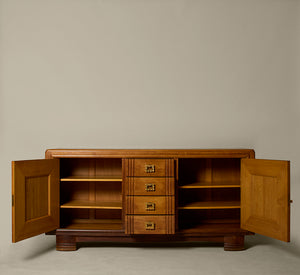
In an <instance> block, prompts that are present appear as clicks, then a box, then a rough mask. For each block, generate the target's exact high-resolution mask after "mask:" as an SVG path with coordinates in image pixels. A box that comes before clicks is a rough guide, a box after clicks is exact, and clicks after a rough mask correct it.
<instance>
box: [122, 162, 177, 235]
mask: <svg viewBox="0 0 300 275" xmlns="http://www.w3.org/2000/svg"><path fill="white" fill-rule="evenodd" d="M174 162H175V160H174V159H125V162H124V164H125V167H124V168H125V190H124V192H125V233H126V234H130V235H135V234H175V196H174V195H175V177H174Z"/></svg>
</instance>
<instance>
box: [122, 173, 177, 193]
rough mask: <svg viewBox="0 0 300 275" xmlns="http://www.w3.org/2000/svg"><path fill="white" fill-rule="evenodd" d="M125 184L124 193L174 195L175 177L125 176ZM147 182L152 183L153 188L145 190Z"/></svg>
mask: <svg viewBox="0 0 300 275" xmlns="http://www.w3.org/2000/svg"><path fill="white" fill-rule="evenodd" d="M125 184H126V185H125V195H130V196H134V195H135V196H153V195H158V196H164V195H174V192H175V179H174V178H173V177H165V178H156V177H145V178H144V177H142V178H140V177H138V178H135V177H126V182H125ZM149 184H152V185H154V190H152V191H147V190H146V186H147V185H149Z"/></svg>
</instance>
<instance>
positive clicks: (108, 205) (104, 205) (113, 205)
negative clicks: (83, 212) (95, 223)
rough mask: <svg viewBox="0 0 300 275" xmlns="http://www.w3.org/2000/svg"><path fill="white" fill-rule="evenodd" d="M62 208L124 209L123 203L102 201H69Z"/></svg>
mask: <svg viewBox="0 0 300 275" xmlns="http://www.w3.org/2000/svg"><path fill="white" fill-rule="evenodd" d="M60 208H81V209H84V208H88V209H122V203H121V202H100V201H96V202H95V201H78V200H74V201H69V202H67V203H64V204H62V205H61V206H60Z"/></svg>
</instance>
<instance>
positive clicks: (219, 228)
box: [179, 223, 246, 234]
mask: <svg viewBox="0 0 300 275" xmlns="http://www.w3.org/2000/svg"><path fill="white" fill-rule="evenodd" d="M184 226H185V228H179V234H180V233H184V234H199V233H204V234H209V233H210V234H214V233H222V234H224V233H239V232H246V231H245V230H243V229H241V227H240V224H239V223H203V224H198V225H193V226H190V227H186V225H184Z"/></svg>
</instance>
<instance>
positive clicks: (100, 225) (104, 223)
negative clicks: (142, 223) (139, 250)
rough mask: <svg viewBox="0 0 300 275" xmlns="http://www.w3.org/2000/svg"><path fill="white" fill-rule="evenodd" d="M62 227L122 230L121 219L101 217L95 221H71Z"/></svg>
mask: <svg viewBox="0 0 300 275" xmlns="http://www.w3.org/2000/svg"><path fill="white" fill-rule="evenodd" d="M63 229H79V230H122V220H121V219H107V220H106V219H103V220H98V221H97V222H92V223H91V222H88V221H85V222H80V221H78V222H76V221H73V222H71V223H70V224H68V225H65V226H63Z"/></svg>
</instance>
